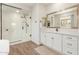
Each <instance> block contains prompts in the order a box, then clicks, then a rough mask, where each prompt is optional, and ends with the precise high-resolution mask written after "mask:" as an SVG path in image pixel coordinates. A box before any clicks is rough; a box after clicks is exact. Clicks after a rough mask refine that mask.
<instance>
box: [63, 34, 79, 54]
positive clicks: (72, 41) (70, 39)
mask: <svg viewBox="0 0 79 59" xmlns="http://www.w3.org/2000/svg"><path fill="white" fill-rule="evenodd" d="M77 40H78V38H77V37H75V36H71V35H63V53H65V54H69V55H77V54H78V43H77V42H78V41H77Z"/></svg>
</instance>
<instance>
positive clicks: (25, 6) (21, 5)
mask: <svg viewBox="0 0 79 59" xmlns="http://www.w3.org/2000/svg"><path fill="white" fill-rule="evenodd" d="M6 4H7V5H11V6H15V7H18V8H22V9H24V10H25V12H30V11H31V10H32V8H33V7H34V6H35V5H36V4H37V3H6ZM38 4H40V3H38ZM49 4H50V3H41V5H45V6H47V5H49Z"/></svg>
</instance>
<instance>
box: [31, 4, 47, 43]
mask: <svg viewBox="0 0 79 59" xmlns="http://www.w3.org/2000/svg"><path fill="white" fill-rule="evenodd" d="M45 10H46V9H45V7H44V6H43V5H41V4H36V5H35V6H34V8H33V10H32V41H33V42H35V43H37V44H40V20H41V17H43V16H45V13H46V12H45Z"/></svg>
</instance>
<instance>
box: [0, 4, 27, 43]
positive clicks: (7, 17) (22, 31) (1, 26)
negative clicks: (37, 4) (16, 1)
mask: <svg viewBox="0 0 79 59" xmlns="http://www.w3.org/2000/svg"><path fill="white" fill-rule="evenodd" d="M21 11H22V9H21V8H17V7H14V6H11V5H7V4H3V3H1V4H0V39H2V40H9V41H10V42H17V41H21V40H23V39H26V25H25V24H24V23H23V21H25V19H24V18H22V13H21Z"/></svg>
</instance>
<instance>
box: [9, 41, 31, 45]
mask: <svg viewBox="0 0 79 59" xmlns="http://www.w3.org/2000/svg"><path fill="white" fill-rule="evenodd" d="M27 41H30V40H18V41H15V42H11V43H10V45H15V44H19V43H23V42H27Z"/></svg>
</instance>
